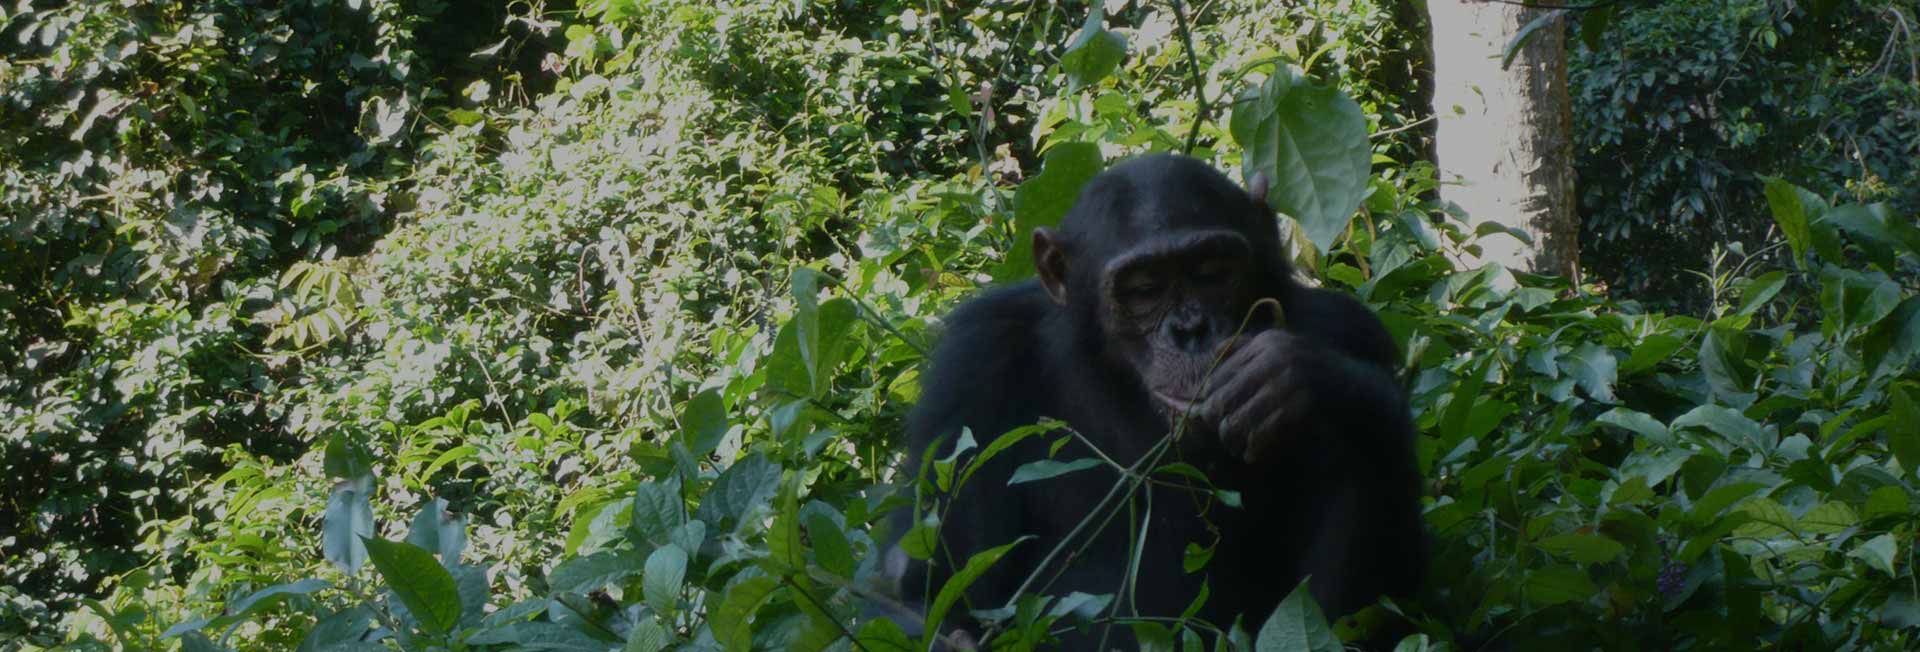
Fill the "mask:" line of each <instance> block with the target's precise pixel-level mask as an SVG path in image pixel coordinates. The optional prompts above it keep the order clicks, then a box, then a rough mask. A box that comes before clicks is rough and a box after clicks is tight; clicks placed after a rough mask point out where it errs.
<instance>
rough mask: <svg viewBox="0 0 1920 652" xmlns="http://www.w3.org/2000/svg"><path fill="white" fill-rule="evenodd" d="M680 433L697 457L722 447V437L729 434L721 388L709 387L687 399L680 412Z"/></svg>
mask: <svg viewBox="0 0 1920 652" xmlns="http://www.w3.org/2000/svg"><path fill="white" fill-rule="evenodd" d="M680 434H681V436H682V437H683V438H685V441H686V444H687V450H689V451H692V452H693V454H694V455H695V456H697V457H706V456H707V455H708V454H711V453H713V451H714V449H717V448H719V447H720V439H721V438H722V437H725V436H726V434H727V406H726V403H725V402H724V401H722V400H721V399H720V390H718V389H708V390H705V391H702V392H700V393H698V394H694V395H693V398H691V399H688V400H687V406H686V408H685V409H683V410H682V411H681V412H680Z"/></svg>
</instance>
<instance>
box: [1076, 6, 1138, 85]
mask: <svg viewBox="0 0 1920 652" xmlns="http://www.w3.org/2000/svg"><path fill="white" fill-rule="evenodd" d="M1091 4H1092V7H1091V11H1088V12H1087V20H1086V22H1084V23H1081V25H1080V31H1079V32H1076V33H1075V34H1074V35H1073V40H1072V41H1068V42H1067V51H1066V52H1065V53H1064V54H1061V55H1060V68H1061V69H1063V70H1065V71H1066V72H1067V89H1068V91H1069V92H1078V91H1079V90H1080V89H1082V88H1086V87H1088V86H1092V85H1094V84H1097V83H1099V82H1100V80H1102V79H1106V78H1107V75H1110V74H1113V69H1114V68H1115V67H1117V66H1119V65H1120V60H1121V59H1124V58H1126V56H1127V39H1126V37H1124V36H1121V35H1119V34H1115V33H1113V32H1110V31H1107V29H1106V26H1105V25H1104V23H1105V20H1106V13H1107V12H1106V5H1105V4H1104V3H1099V2H1095V3H1091Z"/></svg>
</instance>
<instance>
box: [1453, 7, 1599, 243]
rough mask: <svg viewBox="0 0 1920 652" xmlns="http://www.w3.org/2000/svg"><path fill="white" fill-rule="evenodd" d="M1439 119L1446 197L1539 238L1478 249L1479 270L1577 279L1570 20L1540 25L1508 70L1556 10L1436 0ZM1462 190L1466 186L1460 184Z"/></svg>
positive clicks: (1489, 239) (1475, 214) (1478, 217)
mask: <svg viewBox="0 0 1920 652" xmlns="http://www.w3.org/2000/svg"><path fill="white" fill-rule="evenodd" d="M1427 7H1428V12H1429V15H1430V17H1431V19H1432V25H1433V68H1434V72H1433V79H1434V84H1433V86H1434V97H1433V113H1434V116H1435V117H1436V118H1437V119H1438V121H1439V123H1440V128H1439V136H1438V140H1439V142H1438V144H1437V146H1436V148H1435V149H1436V150H1437V158H1438V159H1439V160H1438V163H1439V167H1440V180H1441V181H1443V182H1448V184H1449V185H1443V186H1442V187H1441V190H1440V198H1441V199H1442V200H1445V201H1450V202H1453V203H1454V204H1457V205H1459V206H1460V207H1461V208H1463V209H1465V210H1466V211H1467V215H1468V216H1469V217H1471V218H1473V219H1474V220H1475V221H1491V222H1499V223H1501V224H1504V225H1506V226H1508V227H1512V228H1514V229H1516V230H1519V231H1522V232H1525V233H1527V234H1528V235H1530V236H1532V238H1533V243H1532V244H1528V243H1526V242H1522V241H1520V240H1519V239H1518V238H1515V237H1512V236H1509V235H1505V234H1497V235H1489V236H1486V237H1484V238H1482V239H1481V240H1480V246H1481V253H1480V256H1479V261H1477V262H1498V263H1501V264H1502V265H1505V266H1506V267H1508V268H1509V269H1514V270H1520V271H1528V272H1536V273H1543V274H1559V275H1562V276H1568V277H1575V275H1576V274H1577V273H1578V271H1579V262H1580V241H1579V236H1580V232H1579V222H1578V219H1579V218H1578V216H1577V213H1575V212H1574V206H1575V205H1574V195H1573V114H1572V104H1571V102H1570V101H1569V100H1568V98H1567V40H1566V21H1565V20H1564V19H1561V18H1556V19H1554V20H1552V21H1550V24H1546V25H1543V26H1541V27H1540V28H1539V29H1538V30H1536V31H1535V32H1534V34H1533V35H1532V36H1531V37H1530V39H1529V40H1528V42H1527V43H1526V45H1524V46H1522V47H1521V48H1520V50H1519V52H1518V53H1516V54H1515V55H1514V57H1513V61H1512V62H1511V63H1510V64H1509V65H1508V66H1506V67H1505V68H1504V69H1503V68H1502V66H1501V56H1502V54H1503V53H1504V52H1505V51H1506V46H1507V44H1508V43H1510V42H1512V41H1513V38H1514V36H1515V35H1517V34H1518V33H1519V32H1520V30H1521V28H1522V27H1525V26H1526V25H1527V24H1528V23H1531V22H1532V21H1533V20H1534V19H1535V18H1538V17H1540V16H1542V15H1545V14H1546V13H1548V12H1550V11H1553V10H1551V9H1534V8H1528V7H1522V6H1518V5H1516V4H1509V3H1505V2H1488V1H1485V0H1429V1H1428V3H1427ZM1454 183H1457V184H1459V185H1452V184H1454Z"/></svg>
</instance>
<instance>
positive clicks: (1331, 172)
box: [1228, 66, 1373, 253]
mask: <svg viewBox="0 0 1920 652" xmlns="http://www.w3.org/2000/svg"><path fill="white" fill-rule="evenodd" d="M1228 128H1229V130H1230V131H1231V132H1232V134H1233V139H1234V140H1235V141H1238V142H1239V143H1240V146H1241V148H1242V154H1241V173H1242V174H1243V175H1245V178H1246V179H1247V180H1249V181H1252V180H1254V179H1258V178H1260V176H1261V175H1263V174H1264V175H1265V178H1266V179H1267V204H1268V205H1270V206H1272V207H1273V209H1274V210H1277V211H1280V212H1281V213H1284V214H1286V215H1287V216H1289V217H1292V218H1293V219H1295V220H1298V221H1299V222H1300V226H1301V227H1302V228H1303V230H1305V231H1306V234H1307V239H1308V240H1311V241H1312V242H1313V246H1314V248H1315V249H1318V250H1319V251H1320V252H1321V253H1326V251H1327V250H1328V249H1329V248H1331V247H1332V246H1333V241H1334V239H1336V238H1338V237H1339V236H1340V233H1341V232H1343V231H1345V230H1346V228H1347V223H1348V222H1349V221H1351V220H1352V219H1353V212H1354V209H1356V208H1359V207H1360V201H1361V200H1362V199H1364V198H1365V197H1366V193H1367V173H1368V170H1369V168H1370V167H1371V165H1372V162H1373V157H1372V155H1371V153H1370V152H1369V151H1368V148H1367V118H1366V116H1365V115H1364V114H1362V113H1361V111H1360V105H1359V103H1357V102H1354V101H1353V98H1351V97H1348V96H1347V94H1346V93H1345V92H1342V91H1341V90H1340V89H1338V88H1332V87H1325V86H1316V85H1313V84H1309V83H1307V82H1306V81H1305V80H1302V79H1300V78H1298V77H1295V76H1294V74H1293V72H1292V71H1291V70H1290V69H1288V68H1286V67H1285V66H1281V67H1278V68H1277V69H1275V70H1274V73H1273V76H1271V77H1268V78H1267V81H1266V83H1264V84H1261V85H1260V86H1259V87H1257V88H1253V89H1249V90H1248V91H1247V92H1245V93H1243V94H1241V96H1240V98H1239V100H1238V101H1236V102H1235V103H1234V109H1233V117H1232V118H1231V119H1230V120H1229V122H1228Z"/></svg>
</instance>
